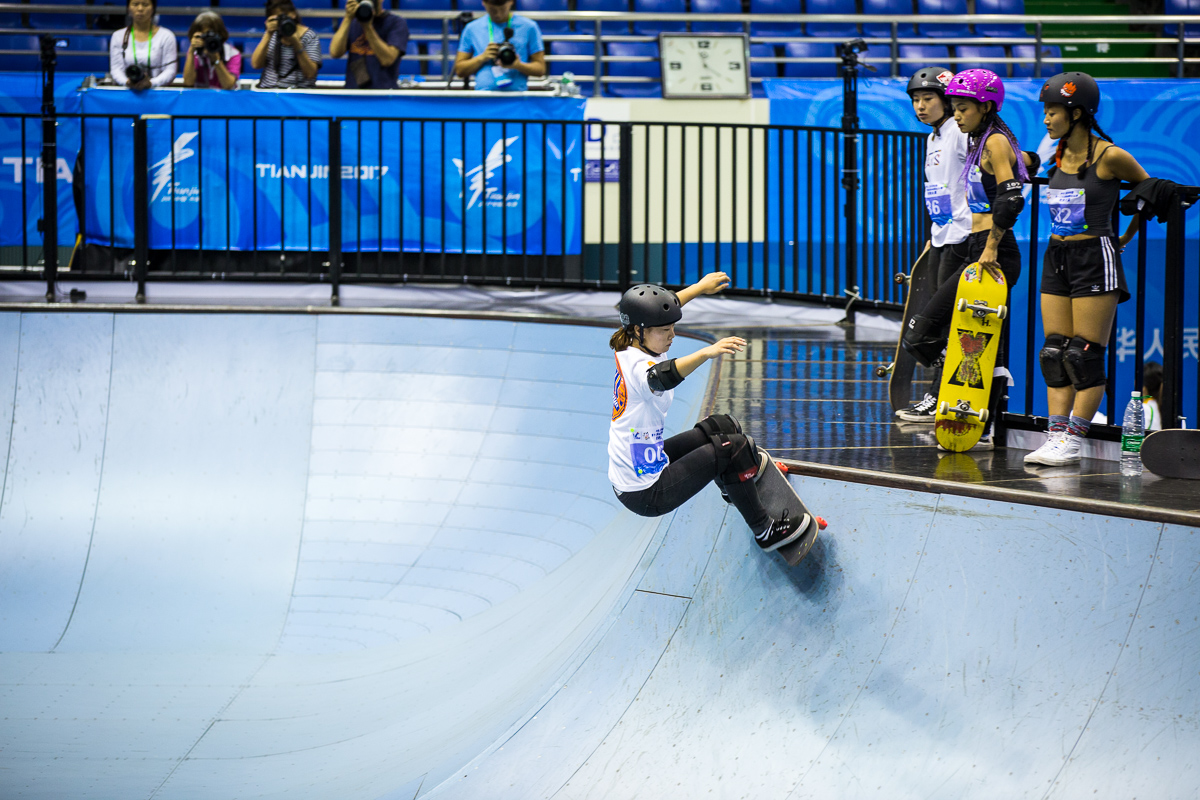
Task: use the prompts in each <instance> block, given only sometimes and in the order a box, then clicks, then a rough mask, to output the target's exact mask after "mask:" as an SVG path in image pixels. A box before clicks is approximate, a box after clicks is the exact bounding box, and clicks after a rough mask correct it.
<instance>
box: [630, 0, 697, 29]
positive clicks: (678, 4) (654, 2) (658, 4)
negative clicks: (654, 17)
mask: <svg viewBox="0 0 1200 800" xmlns="http://www.w3.org/2000/svg"><path fill="white" fill-rule="evenodd" d="M633 10H634V11H638V12H643V13H650V12H654V13H658V14H686V13H687V0H633ZM685 30H687V23H686V22H665V21H660V22H654V21H649V22H635V23H633V32H634V33H636V34H639V35H641V36H657V35H658V34H659V33H661V32H662V31H685Z"/></svg>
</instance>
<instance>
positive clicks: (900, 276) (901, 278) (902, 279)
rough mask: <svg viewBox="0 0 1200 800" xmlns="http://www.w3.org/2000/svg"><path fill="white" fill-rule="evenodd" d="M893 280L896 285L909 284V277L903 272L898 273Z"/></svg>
mask: <svg viewBox="0 0 1200 800" xmlns="http://www.w3.org/2000/svg"><path fill="white" fill-rule="evenodd" d="M893 280H894V281H896V283H908V277H907V276H906V275H905V274H904V273H903V272H897V273H896V275H895V277H894V278H893Z"/></svg>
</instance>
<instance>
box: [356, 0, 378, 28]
mask: <svg viewBox="0 0 1200 800" xmlns="http://www.w3.org/2000/svg"><path fill="white" fill-rule="evenodd" d="M354 18H355V19H356V20H358V21H359V22H361V23H363V24H364V25H365V24H366V23H368V22H370V21H371V20H372V19H374V18H375V4H374V3H372V2H371V0H362V2H360V3H359V4H358V8H357V9H355V10H354Z"/></svg>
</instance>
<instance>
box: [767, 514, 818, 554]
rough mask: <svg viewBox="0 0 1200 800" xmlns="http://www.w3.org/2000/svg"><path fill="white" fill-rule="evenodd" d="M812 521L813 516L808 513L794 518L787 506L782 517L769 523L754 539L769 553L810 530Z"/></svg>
mask: <svg viewBox="0 0 1200 800" xmlns="http://www.w3.org/2000/svg"><path fill="white" fill-rule="evenodd" d="M811 522H812V517H810V516H809V515H808V514H801V515H800V516H799V517H796V518H792V517H790V516H788V510H787V509H786V508H785V509H784V510H783V516H782V517H780V518H779V519H777V520H775V521H774V522H772V523H771V524H770V525H768V526H767V527H766V530H764V531H763V532H762V533H756V534H754V541H756V542H758V546H759V547H761V548H762V549H763V552H766V553H769V552H771V551H772V550H778V549H779V548H780V547H783V546H784V545H785V544H791V543H792V542H794V541H796V540H797V539H799V538H800V536H801V535H802V534H803V533H804V532H805V531H806V530H808V526H809V523H811Z"/></svg>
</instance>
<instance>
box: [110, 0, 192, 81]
mask: <svg viewBox="0 0 1200 800" xmlns="http://www.w3.org/2000/svg"><path fill="white" fill-rule="evenodd" d="M125 12H126V16H127V18H128V19H129V25H128V26H126V27H124V28H121V29H120V30H119V31H114V32H113V35H112V38H111V39H109V43H108V74H109V75H110V76H112V79H113V82H114V83H116V84H117V85H118V86H128V87H129V88H130V89H138V90H141V89H149V88H151V87H152V86H165V85H166V84H168V83H170V82H171V81H173V80H175V73H176V71H177V70H178V69H179V65H178V64H177V63H176V62H177V61H178V60H179V50H178V48H177V47H176V45H175V34H173V33H171V32H170V31H169V30H167V29H166V28H163V27H160V26H158V25H155V24H154V15H155V14H157V13H158V2H157V0H128V2H127V3H126V4H125Z"/></svg>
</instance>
